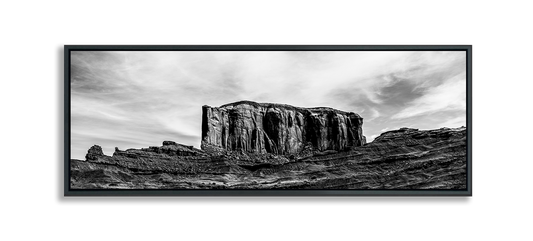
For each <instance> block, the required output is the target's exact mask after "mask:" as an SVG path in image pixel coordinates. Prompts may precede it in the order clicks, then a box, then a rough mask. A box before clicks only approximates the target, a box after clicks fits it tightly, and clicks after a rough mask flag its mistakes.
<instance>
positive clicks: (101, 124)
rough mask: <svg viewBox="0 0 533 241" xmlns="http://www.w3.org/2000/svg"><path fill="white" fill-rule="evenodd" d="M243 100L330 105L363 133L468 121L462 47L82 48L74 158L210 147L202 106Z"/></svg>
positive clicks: (75, 55) (75, 83) (77, 63)
mask: <svg viewBox="0 0 533 241" xmlns="http://www.w3.org/2000/svg"><path fill="white" fill-rule="evenodd" d="M240 100H251V101H256V102H272V103H283V104H290V105H294V106H299V107H317V106H327V107H332V108H336V109H340V110H343V111H352V112H355V113H358V114H360V115H361V116H362V117H363V118H364V124H363V134H364V135H365V136H366V137H367V140H368V141H372V140H373V139H374V138H375V137H376V136H378V135H379V134H380V133H382V132H384V131H387V130H393V129H398V128H401V127H412V128H418V129H436V128H440V127H459V126H466V54H465V52H463V51H461V52H459V51H448V52H436V51H430V52H420V51H414V52H409V51H390V52H389V51H339V52H330V51H327V52H321V51H314V52H309V51H304V52H295V51H274V52H271V51H269V52H254V51H250V52H225V51H220V52H216V51H209V52H206V51H204V52H201V51H198V52H197V51H194V52H171V51H161V52H155V51H153V52H147V51H114V52H103V51H73V52H72V55H71V135H72V137H71V147H72V149H71V150H72V158H76V159H84V156H85V154H86V153H87V150H88V149H89V147H91V146H92V145H95V144H97V145H100V146H102V148H103V149H104V153H105V154H106V155H111V154H113V151H114V148H115V147H119V148H120V149H128V148H142V147H148V146H159V145H161V143H162V141H164V140H173V141H176V142H178V143H182V144H187V145H193V146H195V147H199V146H200V135H201V115H202V108H201V107H202V105H210V106H220V105H223V104H227V103H231V102H236V101H240Z"/></svg>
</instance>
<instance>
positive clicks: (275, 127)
mask: <svg viewBox="0 0 533 241" xmlns="http://www.w3.org/2000/svg"><path fill="white" fill-rule="evenodd" d="M202 112H203V114H202V149H204V150H207V149H209V148H212V147H215V148H222V149H226V150H230V151H243V152H248V153H273V154H295V153H299V152H301V151H302V150H304V149H305V148H306V147H312V148H315V149H317V150H319V151H324V150H346V149H350V148H351V147H356V146H362V145H363V144H365V137H364V136H363V130H362V125H363V118H361V116H359V115H358V114H355V113H353V112H344V111H340V110H335V109H332V108H325V107H319V108H299V107H294V106H289V105H281V104H267V103H255V102H250V101H241V102H236V103H232V104H227V105H223V106H221V107H210V106H203V108H202Z"/></svg>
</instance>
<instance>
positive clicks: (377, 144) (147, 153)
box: [70, 104, 466, 189]
mask: <svg viewBox="0 0 533 241" xmlns="http://www.w3.org/2000/svg"><path fill="white" fill-rule="evenodd" d="M233 107H234V109H232V108H227V106H226V107H224V106H223V107H221V108H210V107H204V114H205V115H204V117H207V118H208V119H212V120H210V121H207V122H206V123H208V124H209V125H210V126H209V127H208V130H206V132H205V134H206V136H205V137H204V141H206V142H208V143H214V144H216V145H220V146H219V147H216V146H215V147H213V146H209V147H212V148H206V149H205V150H199V149H195V148H193V147H191V146H184V145H180V144H177V143H175V142H170V141H166V142H163V145H162V146H160V147H149V148H143V149H128V150H124V151H122V150H118V149H116V150H115V152H114V153H113V155H112V156H106V155H104V154H103V153H102V149H101V148H100V147H99V146H93V147H91V148H90V149H89V151H88V153H87V156H86V160H71V167H70V168H71V169H70V170H71V173H70V174H71V187H72V188H73V189H85V188H90V189H109V188H133V189H153V188H157V189H218V188H224V189H265V188H266V189H465V188H466V128H464V127H463V128H456V129H450V128H441V129H437V130H417V129H409V128H402V129H399V130H395V131H389V132H385V133H383V134H381V135H380V136H379V137H377V138H376V139H375V140H374V141H373V142H372V143H368V144H365V145H362V146H361V144H362V143H361V141H362V140H363V139H362V138H361V137H362V135H360V133H361V132H357V131H358V128H359V126H358V125H353V123H356V124H357V123H359V121H361V122H360V123H362V120H360V118H357V116H355V117H352V116H354V115H350V114H348V113H345V114H343V113H341V112H336V111H334V110H329V109H328V110H324V112H321V111H318V110H317V111H316V112H314V111H315V110H309V112H305V111H302V112H299V110H290V109H289V108H281V107H265V106H261V105H258V106H250V105H248V104H246V105H242V104H236V105H234V106H233ZM235 107H236V108H235ZM221 109H223V110H221ZM232 110H234V111H232ZM262 111H264V112H262ZM222 113H225V114H224V115H223V114H222ZM267 113H272V114H267ZM306 113H311V114H310V115H307V116H306ZM313 113H319V114H317V115H316V116H317V117H313V116H314V115H313ZM320 113H324V114H320ZM331 113H334V114H331ZM228 115H229V116H228ZM231 115H246V116H247V118H248V119H249V121H246V122H245V121H242V122H238V123H232V124H230V123H231V122H230V119H231V118H233V117H231ZM271 115H272V116H271ZM253 116H255V117H253ZM309 116H311V117H309ZM320 116H322V117H320ZM328 116H332V117H331V118H329V117H328ZM335 116H336V117H335ZM319 117H320V118H323V119H320V118H319ZM265 118H266V119H265ZM269 118H272V119H269ZM299 118H301V119H299ZM305 118H311V119H307V120H305ZM313 118H315V119H313ZM328 118H329V119H328ZM335 118H336V120H337V121H338V122H334V121H333V120H335ZM216 119H218V123H217V122H215V121H214V120H216ZM271 120H272V121H273V120H279V123H278V122H276V123H277V125H274V126H277V129H272V130H265V129H263V128H261V126H263V127H264V125H260V124H259V123H260V122H261V121H262V122H263V123H264V122H268V121H271ZM289 120H292V125H291V126H290V127H289ZM298 120H300V124H297V123H298ZM304 120H305V121H304ZM315 120H316V122H315ZM322 120H323V122H322ZM330 120H331V122H329V121H330ZM225 121H228V122H225ZM342 121H344V122H342ZM348 121H349V122H350V123H351V124H352V125H351V126H350V125H348V124H347V123H348ZM273 122H274V121H273ZM308 122H309V123H314V124H313V125H312V126H313V127H314V128H316V129H313V128H311V130H312V131H315V132H314V133H315V134H316V136H314V137H315V138H316V139H315V140H316V142H314V144H316V146H313V145H312V146H308V145H304V146H303V147H302V144H301V143H305V141H306V140H308V139H307V138H308V137H309V136H308V134H301V135H299V134H294V135H295V136H299V138H301V139H298V138H295V139H291V138H283V133H304V132H305V133H308V131H309V129H306V126H308V125H307V123H308ZM282 123H286V125H285V124H282ZM317 123H321V124H320V125H315V124H317ZM326 123H328V124H326ZM332 123H338V124H332ZM341 123H344V125H345V126H346V129H343V128H344V127H343V125H342V124H341ZM232 125H233V127H231V128H234V129H233V132H231V133H233V137H230V136H231V135H230V136H226V137H227V138H222V133H225V132H224V131H221V130H222V129H221V127H226V128H230V126H232ZM295 126H296V127H298V128H296V127H295ZM317 126H318V127H317ZM331 126H336V127H335V128H339V129H341V130H346V132H344V133H345V135H344V137H345V139H343V140H344V142H342V141H340V140H341V139H342V138H337V139H335V138H333V139H329V140H339V141H337V142H335V141H327V142H324V141H323V140H324V137H329V136H330V135H331V133H333V131H332V132H328V131H324V132H322V130H324V129H325V130H332V129H331V128H330V129H328V128H329V127H331ZM354 126H356V127H354ZM215 127H216V128H215ZM219 127H220V128H219ZM352 127H353V128H354V129H350V128H352ZM209 128H211V129H209ZM217 128H218V129H217ZM254 128H257V131H258V132H266V133H274V132H278V133H279V135H278V136H277V137H276V136H275V135H271V134H268V138H266V137H265V138H264V139H263V140H262V141H264V142H265V144H264V145H263V144H260V143H261V140H260V139H255V142H254V143H255V144H252V140H253V138H252V139H250V138H251V137H252V136H253V135H252V136H250V133H253V130H254ZM351 130H353V131H354V132H352V134H353V135H354V136H356V134H357V135H358V136H359V137H360V138H359V139H356V138H354V139H351V141H352V142H350V141H349V139H350V138H349V137H348V136H349V135H348V132H349V131H351ZM250 131H252V132H250ZM322 133H324V134H323V135H322ZM339 133H340V132H339ZM229 134H230V130H227V135H229ZM318 134H320V135H318ZM338 136H342V135H341V134H338ZM225 139H227V142H225V143H226V144H225V145H226V146H223V144H222V143H223V142H217V140H220V141H221V140H225ZM272 139H274V140H275V141H274V140H272ZM326 139H327V138H326ZM357 140H358V141H360V143H359V144H357ZM269 141H271V142H272V143H274V144H275V146H276V149H270V150H271V151H272V150H277V152H278V153H284V154H274V153H270V152H269V151H268V150H269V149H268V148H267V147H266V145H267V144H266V142H269ZM237 143H240V144H237ZM286 143H288V144H286ZM350 143H352V147H351V148H342V147H346V146H349V144H350ZM228 145H229V147H230V148H229V149H228V148H227V147H228ZM224 147H226V148H224ZM262 148H264V149H262ZM233 149H235V150H233ZM259 150H260V151H259Z"/></svg>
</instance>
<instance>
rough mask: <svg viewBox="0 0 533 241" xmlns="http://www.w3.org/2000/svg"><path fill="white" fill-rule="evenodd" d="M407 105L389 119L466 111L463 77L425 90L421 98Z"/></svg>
mask: <svg viewBox="0 0 533 241" xmlns="http://www.w3.org/2000/svg"><path fill="white" fill-rule="evenodd" d="M408 104H409V105H408V107H406V108H405V109H403V110H401V111H400V112H398V113H397V114H395V115H393V116H391V118H392V119H402V118H409V117H414V116H419V115H424V114H432V113H435V112H438V111H448V110H466V78H465V75H463V74H461V75H458V76H455V77H453V78H451V79H449V80H448V81H446V82H444V83H443V84H441V85H438V86H436V87H433V88H429V89H427V90H426V91H425V94H424V95H423V96H421V97H419V98H417V99H415V100H413V101H411V102H410V103H408Z"/></svg>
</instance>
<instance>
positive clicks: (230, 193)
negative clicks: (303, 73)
mask: <svg viewBox="0 0 533 241" xmlns="http://www.w3.org/2000/svg"><path fill="white" fill-rule="evenodd" d="M63 47H64V119H63V122H64V125H63V126H64V135H63V138H64V157H63V162H64V188H63V189H64V196H65V197H85V196H99V197H103V196H105V197H118V196H128V197H147V196H149V197H466V198H475V139H474V138H475V125H474V119H475V112H474V110H475V101H474V99H475V98H474V97H475V96H474V94H475V85H474V83H475V71H474V68H475V52H474V51H475V44H474V42H446V43H64V45H63ZM81 50H87V51H97V50H119V51H132V50H134V51H222V50H224V51H251V50H254V51H272V50H278V51H279V50H289V51H355V50H357V51H402V50H403V51H410V50H415V51H422V50H431V51H439V50H440V51H466V57H467V61H466V64H467V68H466V71H467V72H466V77H467V81H466V82H467V86H466V88H467V117H466V120H467V123H466V127H467V152H466V153H467V166H466V168H467V187H466V190H394V189H391V190H231V189H225V190H218V189H217V190H119V189H109V190H73V189H71V188H70V159H71V157H70V52H71V51H81Z"/></svg>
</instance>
